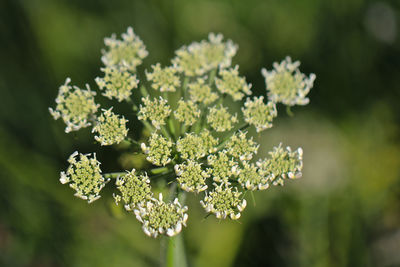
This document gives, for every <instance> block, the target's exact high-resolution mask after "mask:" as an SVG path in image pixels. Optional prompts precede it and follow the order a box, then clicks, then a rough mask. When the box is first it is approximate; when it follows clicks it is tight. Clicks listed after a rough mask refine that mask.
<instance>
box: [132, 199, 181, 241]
mask: <svg viewBox="0 0 400 267" xmlns="http://www.w3.org/2000/svg"><path fill="white" fill-rule="evenodd" d="M186 211H187V207H186V206H184V207H182V206H181V204H180V203H179V201H178V199H177V198H175V200H174V201H173V202H172V203H165V202H164V201H163V196H162V194H161V193H160V195H159V199H155V198H152V199H151V200H150V201H147V202H144V203H140V204H139V205H138V207H137V209H135V210H134V213H135V215H136V218H137V219H138V220H139V221H140V222H141V223H142V228H143V231H144V233H145V234H146V235H148V236H151V237H157V236H158V235H163V234H164V235H168V236H174V235H177V234H179V233H180V232H181V230H182V225H183V226H186V221H187V219H188V215H187V213H186Z"/></svg>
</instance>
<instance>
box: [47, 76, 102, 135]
mask: <svg viewBox="0 0 400 267" xmlns="http://www.w3.org/2000/svg"><path fill="white" fill-rule="evenodd" d="M70 82H71V79H70V78H67V79H66V81H65V83H64V84H63V85H61V86H60V88H59V91H58V96H57V98H56V104H57V105H56V108H55V110H53V109H52V108H49V111H50V114H51V115H52V116H53V117H54V119H56V120H57V119H59V118H62V119H63V121H64V123H65V124H66V125H67V127H66V128H65V132H66V133H69V132H71V131H77V130H79V129H81V128H85V127H88V126H90V125H91V124H90V122H89V121H90V120H91V117H92V116H93V115H94V114H95V113H96V112H97V109H98V108H99V106H100V105H98V104H96V103H95V102H94V96H95V95H96V92H93V91H91V90H90V88H89V85H86V88H87V89H86V90H84V89H80V88H78V87H77V86H73V87H72V86H71V85H69V83H70Z"/></svg>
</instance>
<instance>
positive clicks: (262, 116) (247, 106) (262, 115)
mask: <svg viewBox="0 0 400 267" xmlns="http://www.w3.org/2000/svg"><path fill="white" fill-rule="evenodd" d="M242 112H243V116H244V120H245V122H247V123H248V124H250V125H254V126H255V127H256V131H257V132H261V131H263V130H265V129H268V128H271V127H272V120H273V119H274V118H275V117H276V116H277V115H278V113H277V111H276V106H275V103H274V102H272V101H271V102H269V103H268V104H264V97H263V96H260V97H254V98H253V100H251V99H250V98H247V100H246V102H245V103H244V107H243V108H242Z"/></svg>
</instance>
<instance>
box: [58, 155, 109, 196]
mask: <svg viewBox="0 0 400 267" xmlns="http://www.w3.org/2000/svg"><path fill="white" fill-rule="evenodd" d="M77 156H78V157H77ZM68 162H69V164H70V165H69V167H68V169H67V171H66V172H61V177H60V182H61V183H62V184H66V183H69V186H70V187H71V188H72V189H74V190H75V191H76V193H75V196H76V197H79V198H81V199H83V200H87V201H88V203H91V202H93V201H95V200H97V199H99V198H100V191H101V189H103V187H104V186H105V185H106V183H107V182H108V181H109V180H106V179H105V178H104V177H103V176H102V175H101V170H100V162H99V161H98V160H97V159H96V154H93V157H90V154H86V155H84V154H80V153H78V152H74V153H73V154H72V155H71V156H70V157H69V159H68Z"/></svg>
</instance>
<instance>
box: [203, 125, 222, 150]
mask: <svg viewBox="0 0 400 267" xmlns="http://www.w3.org/2000/svg"><path fill="white" fill-rule="evenodd" d="M200 138H201V143H200V144H201V145H200V147H202V149H204V150H205V152H206V153H214V152H216V151H217V145H218V138H215V137H214V136H212V134H211V132H210V131H209V130H207V129H204V130H202V131H201V132H200Z"/></svg>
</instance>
